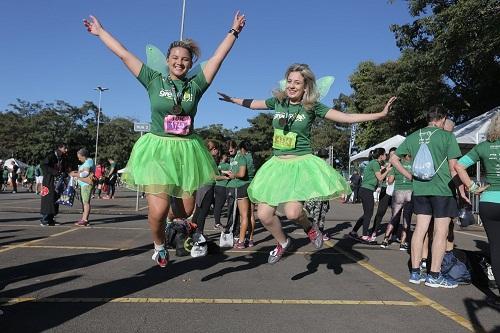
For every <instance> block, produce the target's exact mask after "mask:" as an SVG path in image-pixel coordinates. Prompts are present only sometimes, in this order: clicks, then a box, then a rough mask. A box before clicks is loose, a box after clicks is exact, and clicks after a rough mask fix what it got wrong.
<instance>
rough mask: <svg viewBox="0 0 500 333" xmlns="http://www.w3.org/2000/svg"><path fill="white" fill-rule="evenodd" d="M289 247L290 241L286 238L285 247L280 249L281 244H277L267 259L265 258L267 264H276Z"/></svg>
mask: <svg viewBox="0 0 500 333" xmlns="http://www.w3.org/2000/svg"><path fill="white" fill-rule="evenodd" d="M291 245H292V240H291V239H290V238H287V245H286V247H282V246H281V244H280V243H278V245H277V246H276V247H275V248H274V250H272V251H271V252H270V253H269V258H267V262H268V263H270V264H271V265H272V264H275V263H277V262H278V261H279V260H280V259H281V257H282V256H283V254H284V253H285V251H287V250H289V249H290V246H291Z"/></svg>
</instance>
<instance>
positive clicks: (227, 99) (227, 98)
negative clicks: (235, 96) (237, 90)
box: [217, 92, 233, 103]
mask: <svg viewBox="0 0 500 333" xmlns="http://www.w3.org/2000/svg"><path fill="white" fill-rule="evenodd" d="M217 94H218V95H219V96H220V97H219V100H220V101H224V102H229V103H233V100H232V97H231V96H228V95H226V94H224V93H221V92H217Z"/></svg>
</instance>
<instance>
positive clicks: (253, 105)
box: [217, 92, 269, 110]
mask: <svg viewBox="0 0 500 333" xmlns="http://www.w3.org/2000/svg"><path fill="white" fill-rule="evenodd" d="M217 94H219V96H220V97H219V100H221V101H224V102H228V103H233V104H237V105H241V106H244V107H246V108H249V109H252V110H269V108H268V107H267V105H266V101H265V100H263V99H261V100H259V99H244V98H236V97H230V96H228V95H226V94H224V93H221V92H217Z"/></svg>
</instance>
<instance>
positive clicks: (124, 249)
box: [16, 244, 343, 256]
mask: <svg viewBox="0 0 500 333" xmlns="http://www.w3.org/2000/svg"><path fill="white" fill-rule="evenodd" d="M16 247H18V248H23V249H29V248H34V249H66V250H99V251H136V252H144V250H139V249H130V248H116V247H98V246H66V245H29V244H28V245H23V244H21V245H18V246H16ZM168 251H169V252H175V249H169V250H168ZM222 253H233V254H249V253H265V254H268V253H269V251H264V250H257V249H256V250H227V251H222ZM290 254H298V255H312V254H316V255H328V256H331V255H333V256H338V255H343V254H342V253H337V252H329V253H325V252H321V253H320V252H315V251H296V252H291V253H290Z"/></svg>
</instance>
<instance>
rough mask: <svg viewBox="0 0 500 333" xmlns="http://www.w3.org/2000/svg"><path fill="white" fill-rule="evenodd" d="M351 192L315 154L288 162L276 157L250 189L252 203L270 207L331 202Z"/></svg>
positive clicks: (345, 183) (260, 171)
mask: <svg viewBox="0 0 500 333" xmlns="http://www.w3.org/2000/svg"><path fill="white" fill-rule="evenodd" d="M351 192H352V191H351V188H350V186H349V184H348V183H347V181H346V180H345V179H344V177H342V176H341V175H340V174H339V173H338V172H337V171H336V170H335V169H333V168H332V167H331V166H330V165H328V164H327V163H326V162H325V161H324V160H322V159H321V158H319V157H316V156H314V155H311V154H308V155H303V156H296V157H293V158H286V159H285V158H279V157H276V156H273V157H272V158H271V159H270V160H268V161H267V162H266V163H264V165H262V167H261V168H260V169H259V171H258V172H257V174H256V175H255V178H254V179H253V181H252V183H251V184H250V187H249V188H248V196H249V197H250V200H251V201H252V202H255V203H266V204H268V205H270V206H278V205H279V204H280V203H285V202H289V201H307V200H330V199H333V198H336V197H340V196H341V195H343V194H350V193H351Z"/></svg>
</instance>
